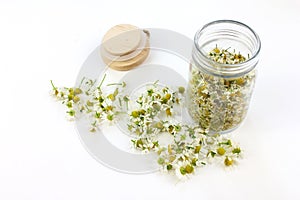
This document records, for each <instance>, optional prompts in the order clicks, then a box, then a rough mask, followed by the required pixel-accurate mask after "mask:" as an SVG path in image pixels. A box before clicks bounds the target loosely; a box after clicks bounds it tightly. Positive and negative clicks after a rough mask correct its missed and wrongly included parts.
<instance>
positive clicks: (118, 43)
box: [102, 24, 142, 56]
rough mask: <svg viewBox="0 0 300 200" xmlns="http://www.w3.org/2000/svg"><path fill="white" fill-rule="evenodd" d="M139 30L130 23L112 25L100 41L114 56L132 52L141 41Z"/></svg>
mask: <svg viewBox="0 0 300 200" xmlns="http://www.w3.org/2000/svg"><path fill="white" fill-rule="evenodd" d="M141 34H142V33H141V30H140V29H139V28H138V27H136V26H133V25H130V24H120V25H116V26H114V27H112V28H111V29H109V30H108V31H107V33H106V34H105V35H104V37H103V40H102V43H103V47H104V48H105V50H106V51H107V52H109V53H110V54H112V55H115V56H122V55H127V54H129V53H132V52H133V51H135V50H136V48H138V46H139V44H140V42H141V38H142V37H141Z"/></svg>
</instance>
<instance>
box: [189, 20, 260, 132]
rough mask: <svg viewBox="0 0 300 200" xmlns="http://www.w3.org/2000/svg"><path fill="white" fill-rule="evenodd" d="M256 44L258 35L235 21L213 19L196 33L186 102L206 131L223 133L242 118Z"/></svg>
mask: <svg viewBox="0 0 300 200" xmlns="http://www.w3.org/2000/svg"><path fill="white" fill-rule="evenodd" d="M260 47H261V43H260V39H259V37H258V35H257V34H256V33H255V32H254V31H253V30H252V29H251V28H250V27H248V26H247V25H245V24H243V23H240V22H237V21H232V20H218V21H214V22H211V23H209V24H206V25H205V26H204V27H203V28H202V29H201V30H199V31H198V32H197V33H196V35H195V38H194V47H193V51H192V61H191V64H190V74H189V83H188V98H187V103H188V110H189V114H190V115H191V117H192V118H193V119H194V120H195V121H196V122H197V123H199V125H201V127H202V128H204V129H206V130H207V131H208V132H210V133H227V132H230V131H232V130H234V129H236V128H237V127H238V126H239V125H240V124H241V122H242V121H243V120H244V118H245V116H246V114H247V110H248V107H249V102H250V99H251V95H252V91H253V87H254V83H255V78H256V69H255V67H256V65H257V63H258V60H259V52H260Z"/></svg>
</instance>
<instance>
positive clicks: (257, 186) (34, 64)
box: [0, 0, 300, 200]
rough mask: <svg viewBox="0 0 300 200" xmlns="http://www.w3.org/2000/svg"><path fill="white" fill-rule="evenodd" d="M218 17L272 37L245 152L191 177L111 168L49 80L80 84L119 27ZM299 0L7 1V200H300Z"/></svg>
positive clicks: (1, 9) (0, 193)
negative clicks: (236, 160)
mask: <svg viewBox="0 0 300 200" xmlns="http://www.w3.org/2000/svg"><path fill="white" fill-rule="evenodd" d="M216 19H234V20H238V21H241V22H244V23H246V24H247V25H249V26H251V27H252V28H253V29H254V30H255V31H256V32H257V33H258V34H259V36H260V38H261V41H262V50H261V59H260V63H259V66H258V69H259V76H258V80H257V84H256V88H255V92H254V95H253V99H252V102H251V107H250V110H249V113H248V117H247V119H246V121H245V123H244V124H243V126H241V127H240V128H239V129H238V130H236V131H235V133H234V134H235V139H236V140H237V141H239V142H240V144H241V146H242V147H243V149H245V159H244V160H242V162H241V163H240V165H239V166H238V167H236V168H234V169H231V170H224V169H223V168H219V167H206V168H203V169H202V170H200V171H198V173H197V175H195V176H191V178H190V179H189V180H188V181H186V182H184V183H177V182H176V181H174V180H173V179H172V178H170V177H169V176H167V175H164V174H160V173H154V174H148V175H129V174H122V173H118V172H115V171H113V170H111V169H108V168H106V167H104V166H102V165H101V164H99V163H98V162H97V161H96V160H94V159H93V158H92V157H91V156H90V155H89V154H88V153H87V152H86V150H85V149H84V147H83V146H82V145H81V143H80V140H79V138H78V136H77V134H76V131H75V128H74V125H73V124H72V123H70V122H67V121H66V119H65V114H64V109H63V108H62V107H61V106H60V105H58V104H57V103H56V102H54V101H53V99H52V98H50V96H49V90H50V89H51V87H50V84H49V80H50V79H53V80H55V82H56V83H57V84H58V85H61V86H64V85H66V86H72V85H73V83H74V82H75V78H76V76H77V73H78V71H79V69H80V67H81V64H82V63H83V62H84V60H85V59H86V57H87V56H88V55H89V53H90V52H91V51H92V50H93V49H94V48H95V47H96V46H97V45H99V44H100V41H101V37H102V36H103V34H104V33H105V32H106V31H107V30H108V29H109V28H110V27H111V26H114V25H116V24H119V23H131V24H134V25H137V26H139V27H153V28H165V29H171V30H174V31H177V32H180V33H182V34H185V35H186V36H188V37H191V38H192V37H193V35H194V33H195V32H196V31H197V30H198V29H199V28H200V27H201V26H203V25H204V24H206V23H208V22H210V21H213V20H216ZM299 28H300V1H299V0H282V1H280V0H272V1H271V0H270V1H262V0H252V1H248V2H246V1H245V2H244V1H231V0H226V1H217V0H209V1H208V0H205V1H204V0H197V1H187V0H185V1H176V0H172V1H156V0H153V1H129V0H127V1H119V2H118V1H114V0H108V1H99V0H98V1H89V0H86V1H79V0H77V1H71V0H70V1H58V0H57V1H56V0H54V1H50V0H49V1H39V0H36V1H34V0H29V1H13V0H7V1H5V0H1V1H0V71H1V73H0V75H1V78H0V84H1V89H0V92H1V93H0V94H1V100H0V102H1V104H0V105H1V107H0V117H1V119H0V123H1V125H0V199H3V200H8V199H26V200H27V199H73V200H75V199H76V200H77V199H162V198H168V199H231V200H232V199H272V200H275V199H300V191H299V187H298V186H297V185H299V177H300V165H299V164H300V146H299V145H300V131H299V130H300V128H299V124H300V116H299V113H300V106H299V103H300V95H299V86H300V79H299V74H300V65H299V57H300V54H299V45H300V43H299V41H300V40H299V37H300V30H299Z"/></svg>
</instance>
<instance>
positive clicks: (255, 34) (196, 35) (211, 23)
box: [194, 19, 261, 68]
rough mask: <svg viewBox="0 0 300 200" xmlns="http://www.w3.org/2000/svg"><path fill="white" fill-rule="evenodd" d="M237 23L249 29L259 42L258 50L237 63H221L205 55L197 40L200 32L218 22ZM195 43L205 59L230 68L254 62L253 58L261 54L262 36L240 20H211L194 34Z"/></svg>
mask: <svg viewBox="0 0 300 200" xmlns="http://www.w3.org/2000/svg"><path fill="white" fill-rule="evenodd" d="M225 23H227V24H235V25H239V26H242V27H244V28H246V29H248V30H249V31H250V32H251V33H252V34H253V36H254V38H255V40H256V42H257V46H258V47H257V49H256V51H255V52H254V54H253V55H252V56H251V57H250V58H249V59H247V60H246V61H244V62H242V63H237V64H221V63H218V62H216V61H214V60H211V59H209V58H208V57H207V55H204V54H203V52H202V51H201V48H200V46H199V44H198V43H197V42H196V41H197V40H198V38H199V36H200V33H202V32H203V31H204V30H205V29H206V28H207V27H209V26H212V25H216V24H225ZM194 45H195V47H196V49H197V51H198V52H199V53H200V54H201V55H202V56H203V58H204V59H206V61H208V62H214V63H216V64H218V65H220V66H224V67H228V68H231V67H236V66H239V65H241V64H242V65H246V64H247V63H250V62H252V60H254V59H255V58H256V57H257V56H258V55H259V52H260V49H261V41H260V38H259V36H258V35H257V33H256V32H255V31H254V30H253V29H252V28H250V27H249V26H248V25H246V24H244V23H242V22H239V21H235V20H227V19H224V20H215V21H212V22H209V23H207V24H205V25H204V26H203V27H202V28H201V29H199V30H198V31H197V32H196V34H195V36H194Z"/></svg>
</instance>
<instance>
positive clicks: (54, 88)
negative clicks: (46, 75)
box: [50, 80, 57, 90]
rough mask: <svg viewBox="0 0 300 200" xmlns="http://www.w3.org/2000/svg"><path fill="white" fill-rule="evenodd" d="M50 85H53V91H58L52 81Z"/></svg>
mask: <svg viewBox="0 0 300 200" xmlns="http://www.w3.org/2000/svg"><path fill="white" fill-rule="evenodd" d="M50 83H51V85H52V88H53V90H57V87H55V86H54V84H53V82H52V80H50Z"/></svg>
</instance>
